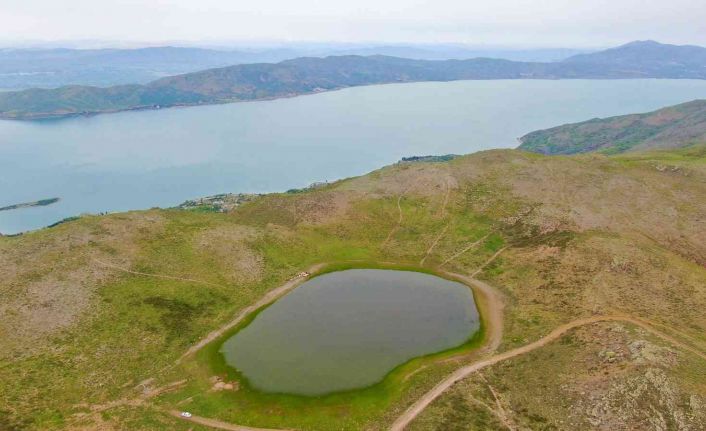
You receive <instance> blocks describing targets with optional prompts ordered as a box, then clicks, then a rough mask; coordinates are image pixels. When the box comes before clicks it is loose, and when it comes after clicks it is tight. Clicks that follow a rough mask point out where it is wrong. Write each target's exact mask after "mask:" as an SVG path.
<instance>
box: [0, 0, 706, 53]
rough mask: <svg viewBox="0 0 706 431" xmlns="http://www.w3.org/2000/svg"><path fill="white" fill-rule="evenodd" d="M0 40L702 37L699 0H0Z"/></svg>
mask: <svg viewBox="0 0 706 431" xmlns="http://www.w3.org/2000/svg"><path fill="white" fill-rule="evenodd" d="M0 28H2V33H0V40H3V41H22V40H24V41H30V40H47V41H57V40H77V39H91V40H114V41H128V42H130V41H141V42H166V41H206V42H208V41H336V42H372V41H375V42H378V41H386V42H414V43H439V42H461V43H467V44H473V45H482V44H484V45H505V46H551V47H597V46H608V45H614V44H617V43H623V42H627V41H631V40H636V39H656V40H659V41H663V42H671V43H692V44H700V45H706V0H346V1H342V0H253V1H243V0H0Z"/></svg>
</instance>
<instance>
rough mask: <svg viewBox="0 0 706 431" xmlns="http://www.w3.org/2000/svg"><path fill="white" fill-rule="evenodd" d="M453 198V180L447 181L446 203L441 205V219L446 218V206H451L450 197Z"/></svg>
mask: <svg viewBox="0 0 706 431" xmlns="http://www.w3.org/2000/svg"><path fill="white" fill-rule="evenodd" d="M450 196H451V180H450V179H449V178H447V179H446V194H444V201H443V203H442V204H441V218H442V219H443V218H446V206H447V205H448V204H449V197H450Z"/></svg>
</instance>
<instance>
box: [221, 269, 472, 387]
mask: <svg viewBox="0 0 706 431" xmlns="http://www.w3.org/2000/svg"><path fill="white" fill-rule="evenodd" d="M478 328H479V318H478V312H477V310H476V306H475V303H474V301H473V293H472V291H471V290H470V288H468V287H467V286H465V285H463V284H461V283H457V282H453V281H449V280H445V279H443V278H439V277H435V276H432V275H429V274H422V273H418V272H409V271H391V270H373V269H352V270H346V271H340V272H334V273H330V274H325V275H322V276H319V277H315V278H313V279H311V280H309V281H307V282H305V283H304V284H302V285H301V286H300V287H298V288H297V289H295V290H294V291H292V292H291V293H289V294H288V295H286V296H285V297H284V298H282V299H280V300H279V301H277V302H275V303H274V304H272V305H271V306H270V307H268V308H266V309H265V310H263V311H262V312H261V313H260V314H258V315H257V317H256V318H255V319H254V320H253V321H252V322H251V323H250V324H249V325H248V326H246V327H245V328H244V329H242V330H241V331H239V332H237V333H236V334H235V335H234V336H232V337H231V338H230V339H228V341H226V342H225V343H224V344H223V346H222V347H221V352H223V354H224V356H225V359H226V362H227V363H228V365H230V366H232V367H234V368H235V369H237V370H238V371H240V372H241V373H242V375H243V376H244V377H245V378H246V379H247V380H248V382H249V383H250V385H252V386H253V387H254V388H256V389H258V390H262V391H266V392H276V393H291V394H303V395H320V394H324V393H329V392H335V391H341V390H346V389H353V388H361V387H366V386H369V385H372V384H374V383H377V382H379V381H380V380H382V379H383V377H384V376H385V375H386V374H387V373H389V372H390V371H391V370H392V369H393V368H395V367H396V366H397V365H400V364H402V363H404V362H406V361H408V360H409V359H412V358H414V357H418V356H422V355H426V354H430V353H435V352H439V351H443V350H447V349H450V348H453V347H456V346H459V345H461V344H463V343H464V342H465V341H468V340H469V339H470V338H471V336H472V335H473V334H474V333H475V332H476V331H477V330H478Z"/></svg>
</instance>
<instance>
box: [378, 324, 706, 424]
mask: <svg viewBox="0 0 706 431" xmlns="http://www.w3.org/2000/svg"><path fill="white" fill-rule="evenodd" d="M598 322H626V323H631V324H633V325H636V326H639V327H640V328H642V329H644V330H646V331H648V332H650V333H651V334H653V335H655V336H657V337H659V338H661V339H663V340H665V341H667V342H669V343H671V344H673V345H674V346H676V347H679V348H681V349H683V350H686V351H688V352H691V353H693V354H695V355H697V356H698V357H700V358H701V359H703V360H706V354H705V353H703V352H700V351H698V350H696V349H694V348H693V347H691V346H689V345H687V344H684V343H682V342H681V341H679V340H677V339H675V338H673V337H671V336H669V335H667V334H665V333H663V332H661V331H658V330H656V329H654V328H653V327H652V326H650V325H648V324H646V323H645V321H644V320H643V319H637V318H633V317H630V316H623V315H609V316H593V317H587V318H584V319H577V320H574V321H572V322H569V323H565V324H563V325H561V326H559V327H557V328H555V329H554V330H553V331H551V332H550V333H549V334H547V335H546V336H544V337H542V338H540V339H539V340H537V341H534V342H532V343H530V344H527V345H524V346H522V347H518V348H516V349H512V350H509V351H507V352H503V353H500V354H497V355H494V356H491V357H490V358H487V359H484V360H481V361H478V362H476V363H473V364H470V365H466V366H465V367H461V368H459V369H458V370H456V371H454V372H453V373H452V374H451V375H450V376H448V377H447V378H445V379H444V380H442V381H441V382H440V383H439V384H437V385H436V386H434V388H432V389H431V390H430V391H429V392H427V393H426V394H424V396H422V397H421V398H420V399H419V400H417V402H415V403H414V404H412V406H410V407H409V408H408V409H407V410H406V411H405V412H404V413H403V414H402V415H401V416H400V417H398V418H397V420H395V422H394V423H393V424H392V426H391V427H390V431H402V430H404V429H405V428H406V427H407V425H409V424H410V423H411V422H412V421H413V420H414V419H415V418H416V417H417V416H418V415H419V414H420V413H421V412H422V411H423V410H424V409H425V408H426V407H427V406H429V404H431V403H432V402H433V401H434V400H435V399H436V398H438V397H439V396H440V395H441V394H442V393H444V391H446V390H447V389H449V388H450V387H451V386H453V385H454V384H455V383H456V382H458V381H460V380H462V379H464V378H466V377H468V376H469V375H471V374H473V373H475V372H477V371H479V370H482V369H483V368H486V367H489V366H491V365H495V364H497V363H498V362H502V361H505V360H507V359H511V358H514V357H517V356H520V355H524V354H525V353H529V352H531V351H533V350H535V349H538V348H540V347H543V346H545V345H547V344H548V343H550V342H552V341H555V340H557V339H558V338H560V337H561V336H562V335H564V334H565V333H566V332H568V331H570V330H572V329H575V328H578V327H581V326H586V325H591V324H594V323H598Z"/></svg>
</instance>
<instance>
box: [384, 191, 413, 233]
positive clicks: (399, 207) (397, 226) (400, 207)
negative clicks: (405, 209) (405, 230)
mask: <svg viewBox="0 0 706 431" xmlns="http://www.w3.org/2000/svg"><path fill="white" fill-rule="evenodd" d="M405 193H407V190H405V191H404V192H402V193H401V194H400V195H399V196H398V197H397V211H398V212H399V218H398V219H397V224H396V225H395V226H394V227H393V228H392V229H390V233H388V234H387V238H385V241H383V242H382V245H381V246H380V247H385V246H386V245H387V243H388V242H389V241H390V240H391V239H392V236H393V235H394V234H395V233H396V232H397V231H398V230H399V229H400V227H401V226H402V204H401V203H402V197H403V196H404V194H405Z"/></svg>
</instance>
